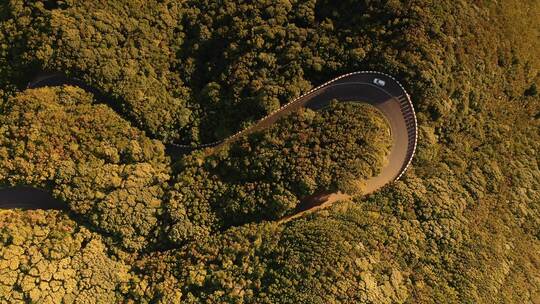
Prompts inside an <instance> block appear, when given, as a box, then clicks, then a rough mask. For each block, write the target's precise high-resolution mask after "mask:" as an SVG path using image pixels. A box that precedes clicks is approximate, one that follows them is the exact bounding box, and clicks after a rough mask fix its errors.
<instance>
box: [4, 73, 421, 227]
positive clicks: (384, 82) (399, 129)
mask: <svg viewBox="0 0 540 304" xmlns="http://www.w3.org/2000/svg"><path fill="white" fill-rule="evenodd" d="M59 85H74V86H79V87H81V88H83V89H85V90H87V91H90V92H91V93H94V94H95V95H98V96H99V92H98V90H96V89H95V88H93V87H91V86H88V85H86V84H85V83H84V82H82V81H81V80H78V79H68V78H66V77H65V76H63V75H61V74H48V75H43V76H40V77H38V78H36V80H35V81H33V82H31V83H29V85H28V87H29V88H37V87H44V86H59ZM334 99H336V100H338V101H340V102H364V103H369V104H371V105H373V106H374V107H376V108H377V109H379V111H380V112H381V113H382V114H383V115H384V117H385V118H386V119H387V121H388V123H389V125H390V130H391V133H392V140H393V143H392V148H391V149H390V153H389V155H388V156H387V159H388V162H387V164H386V166H385V167H384V168H382V170H381V172H380V174H379V175H377V176H374V177H372V178H370V179H368V180H366V181H365V187H364V194H369V193H373V192H375V191H377V190H378V189H380V188H382V187H383V186H385V185H387V184H389V183H391V182H394V181H396V180H397V179H399V178H400V177H401V176H402V175H403V173H404V172H405V171H406V170H407V168H408V166H409V165H410V163H411V161H412V158H413V156H414V152H415V150H416V143H417V123H416V115H415V112H414V108H413V105H412V103H411V101H410V97H409V95H408V94H407V92H406V91H405V89H404V88H403V87H402V86H401V84H400V83H399V82H398V81H397V80H395V79H394V78H393V77H391V76H389V75H387V74H383V73H379V72H374V71H364V72H356V73H350V74H346V75H343V76H340V77H338V78H335V79H333V80H331V81H329V82H326V83H324V84H322V85H320V86H318V87H316V88H314V89H313V90H311V91H309V92H308V93H306V94H304V95H302V96H301V97H299V98H297V99H295V100H293V101H291V102H290V103H288V104H286V105H285V106H283V107H281V108H280V109H279V110H277V111H276V112H274V113H272V114H270V115H268V116H266V117H265V118H263V119H261V120H260V121H259V122H258V123H257V124H255V125H253V126H252V127H250V128H247V129H245V130H242V131H240V132H238V133H236V134H234V135H232V136H230V137H228V138H226V139H224V140H222V141H218V142H213V143H208V144H205V145H201V146H199V147H190V146H183V145H169V146H168V147H167V148H168V151H169V153H182V152H183V153H185V152H186V150H193V149H197V148H204V147H217V148H219V146H221V145H222V144H224V143H228V142H231V141H234V140H235V139H237V138H238V137H240V136H243V135H247V134H249V133H252V132H255V131H258V130H261V129H264V128H266V127H268V126H270V125H271V124H273V123H274V122H276V120H278V119H279V118H280V117H282V116H284V115H286V114H288V113H290V112H292V111H295V110H297V109H299V108H300V107H307V108H310V109H313V110H318V109H321V108H324V107H326V106H328V105H329V103H330V101H331V100H334ZM344 197H346V196H344V195H342V194H339V193H336V194H328V193H325V194H324V195H314V196H312V197H310V199H309V200H308V201H306V202H305V204H304V206H303V207H301V209H302V210H299V212H298V214H297V215H296V216H298V215H300V214H302V213H303V212H304V211H305V210H306V209H309V210H311V209H318V208H320V207H324V206H326V205H328V204H330V203H332V202H334V201H336V200H339V199H342V198H344ZM65 206H66V204H65V203H62V202H59V201H56V200H55V199H53V198H52V197H51V196H50V195H49V194H48V193H47V192H45V191H43V190H39V189H33V188H30V187H16V188H8V189H1V190H0V208H1V209H7V208H23V209H64V208H65ZM314 207H318V208H314ZM296 216H293V217H296ZM293 217H289V218H287V219H290V218H293Z"/></svg>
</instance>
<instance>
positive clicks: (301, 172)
mask: <svg viewBox="0 0 540 304" xmlns="http://www.w3.org/2000/svg"><path fill="white" fill-rule="evenodd" d="M390 146H391V136H390V129H389V127H388V125H387V123H386V121H385V118H384V117H383V116H382V115H381V114H380V113H379V112H378V110H376V109H375V108H374V107H372V106H369V105H365V104H354V103H346V104H342V103H341V104H340V103H337V102H336V103H333V104H331V105H330V106H329V107H328V108H325V109H324V110H321V111H320V112H314V111H312V110H309V109H305V110H301V111H299V112H295V113H292V114H290V115H288V116H286V117H284V118H282V119H281V120H279V121H277V122H276V123H275V124H273V125H272V126H271V127H269V128H268V129H266V130H265V131H262V132H256V133H253V134H251V135H249V136H244V137H243V138H241V139H239V140H237V141H234V142H233V143H227V144H225V145H224V146H220V147H218V148H216V150H217V151H202V152H200V153H194V154H192V155H189V156H187V157H185V158H184V159H182V160H181V161H180V164H179V166H178V167H179V168H178V171H180V174H179V175H178V176H177V177H176V179H175V181H176V182H175V184H174V186H173V189H174V190H173V191H172V192H171V196H172V199H171V201H170V204H169V208H168V212H169V214H170V218H171V220H172V221H173V224H172V227H171V229H170V230H169V231H168V232H167V235H168V236H169V238H170V239H171V240H173V241H174V242H179V243H181V242H182V241H184V240H186V239H198V238H199V237H200V236H201V235H207V234H209V233H210V232H211V231H212V230H213V229H217V228H219V227H228V226H231V225H240V224H245V223H251V222H260V221H262V220H278V219H280V218H282V217H284V216H286V215H290V214H291V213H292V212H294V209H295V208H296V207H297V206H298V205H299V203H300V201H301V200H302V199H303V198H304V197H306V196H309V195H312V194H314V193H321V192H338V191H341V192H343V193H347V194H351V195H354V194H360V193H361V192H362V190H361V183H360V182H361V181H362V180H365V179H367V178H369V177H371V176H375V175H377V174H378V173H379V170H380V168H381V167H382V166H383V163H384V160H385V156H386V155H387V154H388V152H389V148H390ZM208 153H210V155H207V154H208ZM194 223H198V225H194Z"/></svg>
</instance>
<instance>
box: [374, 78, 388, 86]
mask: <svg viewBox="0 0 540 304" xmlns="http://www.w3.org/2000/svg"><path fill="white" fill-rule="evenodd" d="M373 83H374V84H376V85H378V86H380V87H384V85H386V81H384V80H382V79H379V78H375V79H373Z"/></svg>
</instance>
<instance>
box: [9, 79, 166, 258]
mask: <svg viewBox="0 0 540 304" xmlns="http://www.w3.org/2000/svg"><path fill="white" fill-rule="evenodd" d="M168 173H169V166H168V160H167V158H166V157H165V156H164V147H163V145H162V144H161V143H159V142H157V141H154V140H150V139H148V138H147V137H146V136H144V134H143V133H142V132H141V131H138V130H137V129H135V128H133V127H131V126H130V125H129V123H127V122H126V121H125V120H123V119H122V118H120V117H119V116H118V115H117V114H116V113H114V112H113V111H112V110H111V109H110V108H109V107H107V106H105V105H98V104H93V103H92V97H91V96H90V95H88V94H87V93H85V92H84V91H82V90H80V89H76V88H72V87H64V88H43V89H38V90H27V91H25V92H23V93H21V94H19V95H17V96H16V97H13V98H10V99H8V101H7V102H6V103H5V104H4V106H3V110H2V114H1V115H0V184H4V185H19V184H25V185H32V186H35V187H39V188H44V189H48V190H50V191H51V192H52V193H53V195H54V196H55V197H56V198H58V199H61V200H63V201H66V202H68V204H69V207H70V209H71V210H73V211H74V212H75V213H77V214H78V215H79V216H81V217H82V218H84V219H86V220H87V221H88V222H89V223H90V224H91V225H92V226H93V227H94V228H95V229H99V230H101V231H103V232H105V233H107V234H110V235H111V236H112V237H114V238H115V240H114V242H115V243H117V244H120V245H121V246H122V247H124V248H128V249H132V250H140V249H142V248H143V247H144V246H145V245H146V244H147V243H148V241H150V240H151V239H152V238H153V237H155V236H154V235H152V233H154V230H155V229H156V225H157V221H158V220H157V215H158V214H159V212H160V206H161V203H162V200H161V199H162V196H163V195H164V191H165V189H166V188H167V184H166V181H167V180H168V179H169V174H168Z"/></svg>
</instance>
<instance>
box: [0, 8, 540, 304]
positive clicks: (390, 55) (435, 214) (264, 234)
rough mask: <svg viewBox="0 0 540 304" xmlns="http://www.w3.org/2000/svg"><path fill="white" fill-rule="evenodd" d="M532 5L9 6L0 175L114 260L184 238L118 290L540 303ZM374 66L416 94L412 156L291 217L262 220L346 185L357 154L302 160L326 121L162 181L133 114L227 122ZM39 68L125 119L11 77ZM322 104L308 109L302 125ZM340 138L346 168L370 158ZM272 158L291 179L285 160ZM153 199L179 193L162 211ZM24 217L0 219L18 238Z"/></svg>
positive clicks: (199, 127) (193, 137)
mask: <svg viewBox="0 0 540 304" xmlns="http://www.w3.org/2000/svg"><path fill="white" fill-rule="evenodd" d="M539 5H540V4H539V3H538V1H525V0H506V1H497V2H495V1H485V0H480V1H474V3H471V2H466V1H458V2H456V1H450V0H441V1H426V0H406V1H394V0H388V1H362V0H344V1H339V2H336V1H327V0H291V1H256V2H253V1H209V0H201V1H195V0H187V1H172V0H171V1H169V0H165V1H128V0H117V1H81V0H73V1H49V0H47V1H25V0H10V1H4V2H2V3H0V94H2V100H1V103H0V105H1V110H0V123H1V124H0V130H1V132H0V179H1V183H2V184H3V185H2V186H7V185H6V184H8V185H13V184H20V183H24V184H30V185H34V186H40V187H45V188H47V189H49V190H51V191H52V193H53V194H54V195H55V196H56V197H58V198H61V199H64V200H66V201H68V203H69V204H70V206H71V208H72V209H73V210H74V211H75V214H79V215H83V216H82V218H84V219H86V220H87V221H89V223H90V225H88V228H92V229H96V230H97V231H99V232H102V233H104V235H106V236H107V237H104V238H103V241H104V242H106V243H107V244H108V248H107V251H106V252H105V250H103V247H99V246H98V249H99V250H98V249H95V250H94V249H93V250H94V251H92V252H93V253H96V255H98V257H99V258H98V260H99V261H104V262H103V265H105V266H104V267H108V268H111V269H119V268H121V267H122V266H121V263H120V262H118V264H114V263H113V264H111V262H110V260H112V257H113V255H110V256H109V252H118V251H117V250H118V247H119V246H120V247H122V248H129V249H131V250H137V249H141V248H143V247H144V246H145V245H146V243H147V242H148V241H153V239H154V237H155V236H156V235H157V234H158V233H164V234H163V235H165V236H166V237H168V238H169V239H170V240H173V241H174V243H176V244H174V245H171V244H168V245H169V247H161V248H160V251H155V252H152V253H149V254H148V255H144V256H140V257H139V258H138V259H137V261H136V263H133V265H134V266H135V267H133V268H132V274H133V275H132V276H130V278H129V282H130V290H129V294H128V295H125V297H124V298H122V299H120V295H121V293H119V292H118V291H121V292H123V291H124V290H123V289H122V288H123V287H122V288H118V287H117V286H124V285H123V284H119V285H118V284H117V283H116V282H125V278H122V279H119V280H116V279H111V280H109V281H110V282H114V284H107V285H106V287H104V288H102V287H101V286H103V285H101V280H100V283H99V284H98V283H96V284H95V285H96V287H95V288H96V290H99V291H100V292H103V293H102V294H107V296H108V298H107V299H108V301H109V302H111V301H115V300H116V302H125V301H129V300H132V301H135V302H141V303H145V302H160V301H161V302H162V303H178V302H180V301H183V302H185V303H223V302H225V303H299V302H300V303H302V302H304V303H358V302H368V303H369V302H371V303H381V302H382V303H385V302H390V303H392V302H405V303H499V302H501V303H530V302H532V303H534V302H535V301H536V299H538V297H539V293H538V286H539V283H538V273H539V271H538V269H539V267H538V265H540V261H539V258H538V254H537V252H539V251H540V248H539V246H540V245H539V244H540V243H539V242H540V241H539V237H540V221H539V218H540V206H539V204H538V202H539V200H540V184H539V183H540V169H539V164H538V162H539V159H538V152H537V151H540V138H539V134H538V130H539V128H540V99H539V96H538V94H536V92H535V91H536V90H535V88H537V87H538V86H539V85H540V74H539V73H538V71H539V68H540V58H539V57H538V55H537V50H538V49H539V48H540V46H539V40H538V28H539V23H538V18H537V15H536V12H538V11H539V10H540V7H539ZM368 69H375V70H381V71H384V72H387V73H390V74H393V75H395V76H396V77H398V79H400V80H401V81H402V83H403V84H404V85H405V86H406V87H407V88H408V89H409V93H410V94H411V96H412V98H413V102H414V103H415V106H416V109H417V110H418V111H417V112H418V119H419V124H420V130H419V131H420V132H419V136H420V138H419V147H418V151H417V155H416V158H415V159H414V163H413V167H412V168H411V169H410V170H409V172H408V173H407V174H406V176H405V177H404V179H403V180H402V181H401V182H398V183H396V184H394V185H392V186H390V187H388V188H386V189H383V190H381V191H379V192H377V193H375V194H374V195H371V196H369V197H364V198H362V197H357V198H355V199H354V200H353V203H345V204H341V205H336V206H334V207H333V208H331V209H328V210H323V211H320V212H317V213H314V214H310V215H307V216H304V217H301V218H300V219H297V220H293V221H291V222H288V223H286V224H279V225H278V224H277V223H272V222H264V223H256V222H257V221H260V220H261V219H273V218H276V217H278V215H280V214H287V212H290V210H291V208H294V206H296V204H297V201H298V199H299V198H300V197H301V196H303V195H305V193H309V191H311V190H313V189H319V188H325V187H329V188H330V189H332V190H336V189H342V190H343V189H345V188H343V186H344V185H343V184H342V183H338V178H345V179H348V177H347V176H343V175H341V173H340V172H347V171H346V170H341V171H340V170H339V169H342V168H339V167H337V168H336V169H338V170H335V171H332V170H327V169H328V168H326V169H324V168H323V167H321V166H326V165H327V164H326V163H325V162H324V161H320V162H319V160H321V159H318V158H313V157H306V158H304V159H303V158H300V157H299V156H301V155H303V154H302V153H307V152H308V151H312V150H311V149H312V148H314V147H315V146H309V145H308V144H309V143H312V142H311V141H312V140H316V139H318V138H320V137H319V135H320V134H322V133H324V132H326V131H328V130H331V129H326V128H325V129H323V130H320V129H313V132H314V133H315V132H317V136H311V137H309V138H298V140H299V142H302V143H303V145H299V146H298V147H297V148H296V149H292V148H293V147H288V146H287V142H286V141H284V140H281V141H280V140H278V139H276V138H274V137H273V136H271V135H279V136H277V137H278V138H280V137H283V138H291V136H293V135H294V134H301V133H295V132H293V131H294V130H295V129H292V127H290V126H289V127H286V126H287V125H286V124H285V125H283V126H285V127H281V128H280V125H276V126H275V128H274V129H269V130H268V131H266V132H263V133H261V134H258V135H254V136H251V137H248V138H244V139H242V140H241V141H239V142H236V143H232V144H231V145H230V146H227V147H224V148H223V149H222V150H221V151H220V152H219V153H218V151H216V150H209V151H199V152H197V153H195V154H192V155H190V156H187V157H186V158H185V159H184V160H183V162H182V163H180V164H179V165H178V166H177V168H176V169H177V172H175V179H174V180H173V188H172V189H171V191H166V188H168V186H167V185H165V182H166V181H167V179H168V178H167V176H166V175H167V174H168V173H169V168H168V165H167V161H166V160H165V158H164V156H163V148H162V146H161V145H160V144H159V143H157V142H155V141H151V140H149V139H147V138H146V137H145V136H144V135H143V133H142V132H140V131H137V130H136V129H135V128H134V127H138V128H140V129H141V130H144V131H146V132H147V134H148V135H149V136H150V137H152V138H158V139H163V140H164V141H165V142H172V141H174V142H183V143H191V144H194V143H198V142H206V141H210V140H213V139H221V138H223V137H224V136H225V135H227V134H230V133H232V132H234V131H236V130H238V129H240V128H242V127H243V126H246V125H248V124H250V123H251V122H253V121H255V120H256V119H257V118H259V117H261V116H263V115H265V114H267V113H269V112H271V111H272V110H274V109H276V108H277V107H278V106H279V105H280V104H284V103H286V102H288V101H289V100H290V99H291V97H294V96H298V95H299V94H301V93H302V92H304V91H306V90H307V89H308V88H310V87H311V86H312V85H315V84H319V83H321V82H323V81H326V80H328V79H330V78H332V77H333V76H337V75H340V74H344V73H346V72H350V71H353V70H368ZM37 70H51V71H63V72H65V73H67V74H68V75H70V76H77V77H80V78H83V79H84V80H85V81H86V82H88V83H89V84H91V85H92V86H94V87H96V88H97V89H99V90H101V91H103V92H104V93H105V95H106V96H108V97H109V98H108V99H107V100H104V101H105V102H107V104H108V105H110V106H111V107H112V108H113V109H115V111H117V113H119V114H120V115H122V117H124V119H126V120H127V121H130V122H131V123H132V125H130V124H129V123H127V122H126V121H125V120H122V119H120V118H119V116H118V115H117V114H115V113H114V112H112V111H111V110H110V109H109V108H108V107H106V106H105V105H91V104H90V101H89V97H88V96H86V95H85V94H83V93H81V92H80V91H76V90H74V89H70V88H64V89H60V90H46V89H44V90H39V91H29V92H26V93H19V91H20V90H21V89H22V88H23V87H24V86H25V84H26V82H27V81H28V80H30V79H31V78H32V77H34V76H35V75H36V74H35V72H36V71H37ZM14 95H16V97H13V96H14ZM74 104H76V105H74ZM323 116H324V113H318V114H314V113H310V112H309V111H305V112H302V113H298V114H294V115H293V116H292V117H294V119H292V120H290V121H291V122H292V121H295V122H305V121H308V120H310V119H314V121H317V120H318V119H319V118H320V117H323ZM51 117H54V119H50V118H51ZM368 121H369V120H368ZM334 122H335V121H334ZM349 122H351V123H352V122H353V121H349ZM355 123H356V122H355ZM132 126H134V127H132ZM63 127H65V128H63ZM332 127H335V129H334V130H339V128H340V124H334V125H332ZM90 129H91V130H96V131H92V132H88V130H90ZM352 129H353V130H354V128H352ZM303 131H306V129H304V130H303ZM272 132H274V133H272ZM72 136H73V137H76V138H72ZM79 137H80V138H79ZM331 138H339V137H331ZM377 138H379V137H377ZM341 139H343V138H341ZM72 143H76V144H77V145H78V146H77V145H72ZM373 144H375V142H374V141H369V142H366V143H365V145H360V146H363V147H366V146H369V145H373ZM274 145H275V146H274ZM353 146H354V145H353ZM137 147H139V148H140V149H139V148H137ZM340 147H341V146H340ZM343 147H347V149H350V148H353V149H354V147H350V146H348V145H344V146H343ZM340 149H341V148H340ZM284 150H287V151H288V152H289V154H287V155H284V154H282V153H281V152H280V151H284ZM141 151H149V152H148V154H147V153H146V152H141ZM339 151H345V150H339ZM356 151H357V152H358V153H360V151H359V150H356ZM319 152H320V154H317V156H319V155H320V156H321V157H322V155H324V153H323V152H321V151H319ZM207 153H217V154H212V155H208V154H207ZM257 153H260V155H258V154H257ZM338 155H340V156H344V157H345V158H343V159H340V160H339V161H344V162H345V163H348V162H349V160H350V159H348V158H347V157H349V156H355V157H358V155H364V154H353V153H347V154H338ZM49 156H51V157H50V158H49ZM377 157H380V155H379V154H377ZM132 158H133V159H132ZM49 160H50V161H49ZM377 160H379V159H378V158H377ZM377 160H375V161H374V163H373V164H375V163H376V162H377ZM312 161H313V162H312ZM337 163H339V162H336V164H337ZM271 166H277V167H279V168H280V171H276V172H275V173H281V172H286V174H283V175H281V176H278V175H272V174H273V173H274V172H273V171H269V170H268V168H269V167H271ZM352 167H354V166H352ZM73 168H76V170H74V169H73ZM364 169H365V168H364ZM364 169H362V170H360V171H362V174H366V175H369V174H371V173H370V172H369V170H368V171H364ZM296 170H298V171H296ZM310 170H311V171H310ZM268 172H272V174H265V173H268ZM306 172H308V173H309V174H306ZM351 172H352V171H351ZM233 173H234V174H233ZM327 173H328V174H330V173H331V174H330V175H328V176H329V177H327V175H325V174H327ZM319 176H324V177H325V178H324V179H321V180H319V179H318V178H317V177H319ZM117 177H119V178H120V179H119V178H117ZM119 180H122V182H121V183H120V185H119V184H118V181H119ZM164 194H166V195H164ZM269 198H270V199H269ZM162 200H166V201H167V203H166V204H165V205H166V206H167V209H166V214H165V215H164V216H163V219H164V220H165V221H164V222H163V223H159V224H158V219H160V218H161V217H160V216H159V212H160V211H159V210H160V208H161V204H162V203H161V201H162ZM154 202H155V204H154ZM126 204H127V205H129V206H132V205H133V206H138V207H137V208H135V209H133V208H126V207H125V206H126ZM270 207H275V208H274V209H273V210H272V209H271V208H270ZM139 208H140V209H139ZM74 218H76V219H79V218H81V217H74ZM24 221H25V223H30V224H32V223H33V222H32V221H31V220H27V219H26V218H25V219H24ZM47 221H48V222H55V220H54V219H52V218H51V219H47ZM80 222H81V225H86V224H88V223H87V222H85V221H80ZM246 222H247V223H249V224H247V225H241V226H238V227H229V226H230V225H231V224H235V225H240V224H243V223H246ZM18 225H19V224H18ZM21 225H22V226H24V225H26V224H22V223H21V224H20V225H19V226H21ZM40 227H42V226H40ZM227 227H229V228H227ZM85 229H86V228H82V227H81V228H80V231H83V230H84V231H86V230H85ZM15 230H16V229H11V230H9V231H8V232H6V234H5V235H7V239H8V240H9V238H10V237H11V235H16V233H17V232H16V231H15ZM22 230H24V231H27V230H26V229H22ZM158 230H159V231H158ZM80 231H78V232H73V233H70V234H69V235H66V236H65V237H66V238H68V239H69V238H70V237H72V236H74V235H79V234H77V233H80ZM29 233H30V232H29ZM32 233H33V232H32ZM40 233H41V232H40V229H36V234H37V235H36V237H37V236H39V234H40ZM110 236H113V237H112V238H111V237H110ZM92 237H95V236H94V234H92ZM29 238H30V237H29ZM111 240H114V241H111ZM187 240H191V242H186V241H187ZM6 242H7V241H6ZM66 242H67V241H66ZM90 243H91V242H90ZM90 243H89V244H90ZM6 244H7V243H6ZM51 244H52V243H51ZM56 244H57V243H54V245H56ZM179 245H181V246H179ZM8 247H9V246H8ZM8 247H5V248H8ZM49 247H54V246H53V245H50V246H49V245H48V244H47V243H45V245H44V246H43V248H42V247H39V249H40V250H44V251H45V250H48V248H49ZM75 248H77V247H75ZM92 248H93V247H92ZM167 249H170V250H167ZM2 250H4V251H5V250H7V249H4V247H0V252H2V255H3V256H4V260H6V259H8V260H9V259H10V258H9V257H8V258H6V257H5V254H4V253H3V251H2ZM32 250H34V249H32ZM83 251H84V250H83ZM98 253H99V254H98ZM8 256H9V254H8ZM24 256H25V257H26V255H24ZM133 259H134V257H133V255H129V262H130V263H129V265H132V263H131V262H132V261H133ZM2 263H4V264H2V265H4V266H3V268H1V267H0V278H2V280H0V282H1V283H0V286H1V287H0V288H4V289H3V290H5V289H6V288H7V289H9V290H12V289H13V290H14V292H15V293H16V295H14V296H16V297H18V298H21V297H22V296H23V295H21V294H20V293H21V291H20V290H21V289H20V288H19V287H17V286H19V285H20V284H19V285H17V284H18V283H13V279H12V277H14V276H17V278H19V277H20V278H25V277H26V274H27V273H28V268H27V267H26V266H23V267H21V268H15V270H14V271H11V270H10V271H9V272H8V273H9V275H8V279H4V278H5V277H2V275H4V274H5V273H6V271H5V270H4V271H2V269H7V268H6V266H5V262H2ZM25 263H26V262H25ZM115 263H116V262H115ZM126 264H128V263H127V262H126ZM21 265H26V264H24V263H23V264H21ZM73 265H74V266H77V267H79V266H78V265H80V263H74V264H73ZM118 265H120V266H118ZM13 267H15V266H13ZM17 267H18V266H17ZM81 267H82V266H81ZM84 267H86V266H84ZM92 267H94V266H92ZM96 271H98V269H96ZM103 271H104V272H105V273H108V272H107V271H108V269H105V270H103ZM85 273H86V272H85ZM119 273H125V271H124V270H119ZM121 277H123V275H122V276H121ZM77 278H78V279H79V277H77ZM84 279H85V277H84V276H81V277H80V280H81V281H82V282H85V283H81V284H80V286H85V288H86V286H87V285H85V284H87V283H86V282H87V281H84ZM6 282H7V283H6ZM13 284H16V286H15V288H12V286H14V285H13ZM55 284H56V283H55ZM23 285H24V286H30V285H26V284H23ZM90 285H91V286H92V287H94V285H92V284H90ZM21 286H22V285H21ZM44 286H45V284H44ZM98 286H99V287H98ZM92 287H88V288H92ZM34 290H35V289H34ZM28 292H30V291H28ZM34 295H35V292H34ZM10 296H11V295H10ZM27 297H32V294H30V293H28V294H27ZM55 299H56V298H55ZM9 300H11V299H9ZM9 300H5V301H9Z"/></svg>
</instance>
